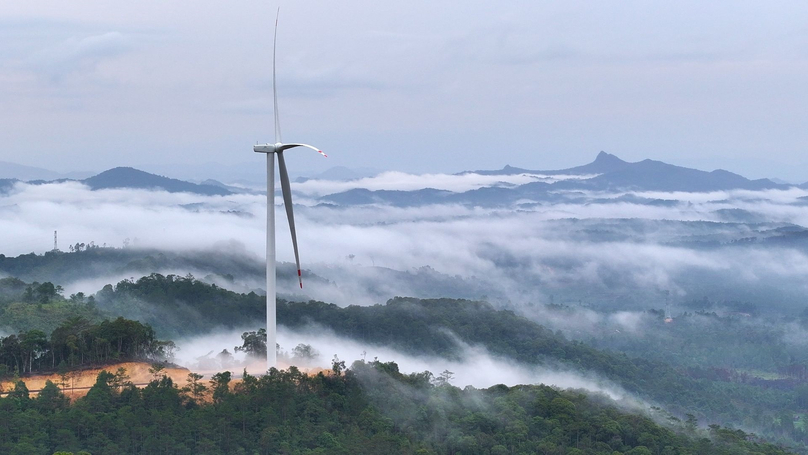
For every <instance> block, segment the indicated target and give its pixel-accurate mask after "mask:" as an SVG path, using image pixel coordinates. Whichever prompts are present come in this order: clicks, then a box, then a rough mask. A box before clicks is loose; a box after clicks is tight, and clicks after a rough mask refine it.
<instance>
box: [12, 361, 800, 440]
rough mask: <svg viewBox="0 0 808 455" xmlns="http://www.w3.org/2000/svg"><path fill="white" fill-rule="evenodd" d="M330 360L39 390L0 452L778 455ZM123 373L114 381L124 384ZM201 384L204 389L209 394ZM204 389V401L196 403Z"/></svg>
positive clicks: (109, 377)
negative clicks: (313, 368) (328, 367)
mask: <svg viewBox="0 0 808 455" xmlns="http://www.w3.org/2000/svg"><path fill="white" fill-rule="evenodd" d="M343 365H344V363H342V362H335V363H334V374H330V375H324V374H322V373H320V374H318V375H316V376H308V375H305V374H303V373H301V372H300V371H298V370H297V369H296V368H294V367H292V368H290V369H289V370H288V371H278V370H275V369H272V370H271V371H270V374H268V375H266V376H263V377H260V378H257V377H253V376H249V375H245V376H244V377H243V379H242V381H240V382H238V383H236V384H233V382H234V381H233V380H232V375H231V373H230V372H223V373H218V374H216V375H214V376H213V377H212V378H211V380H210V381H209V382H208V384H207V385H205V384H204V383H202V382H201V379H202V378H201V377H199V375H195V374H193V373H192V374H190V375H189V377H188V381H187V385H186V386H185V387H182V388H178V387H177V385H176V384H174V383H173V381H172V380H171V379H170V378H167V377H165V376H162V377H161V376H160V375H159V374H158V375H157V376H158V377H156V378H155V379H154V380H153V381H152V382H151V383H150V384H149V385H148V386H146V387H145V388H143V389H137V388H135V387H134V386H132V385H131V384H129V383H127V382H126V380H125V376H124V375H120V376H118V375H113V374H111V373H108V372H102V373H100V374H99V375H98V378H97V380H96V383H95V385H94V386H93V387H92V389H91V390H90V391H89V392H88V394H87V396H86V397H84V398H81V399H79V400H77V401H76V402H75V403H74V404H72V405H71V404H69V403H68V400H67V399H66V398H65V397H64V395H62V393H61V392H60V390H59V389H58V387H57V386H56V385H54V384H53V383H49V384H48V385H47V386H46V387H45V389H43V390H42V392H41V393H40V394H39V396H38V397H36V398H30V397H29V394H28V391H27V390H26V389H25V386H24V385H21V383H18V385H17V386H16V387H15V389H14V390H13V391H11V393H9V395H8V396H7V397H6V398H0V412H2V415H3V416H4V418H3V419H0V452H2V453H9V454H43V455H45V454H52V453H54V452H59V451H61V452H73V453H76V452H79V451H82V450H84V451H88V452H90V453H92V454H121V453H125V454H130V453H131V454H136V453H138V454H139V453H172V454H219V453H236V454H237V453H250V454H251V453H283V454H326V453H328V454H380V453H389V454H394V453H397V454H461V453H462V454H532V453H543V454H603V455H616V454H621V455H622V454H626V455H628V454H631V455H645V454H666V455H671V454H705V455H706V454H711V455H715V454H717V455H721V454H733V455H735V454H766V455H779V454H786V453H788V452H786V451H785V450H783V449H781V448H778V447H775V446H772V445H770V444H765V443H761V442H759V441H757V439H756V438H755V437H753V436H751V435H748V434H746V433H744V432H742V431H738V430H729V429H725V428H721V427H718V426H713V427H711V428H710V429H709V430H698V429H696V428H694V427H693V426H692V424H691V422H685V423H682V422H677V421H670V422H669V424H667V425H666V426H664V427H663V426H660V425H659V424H656V423H654V422H653V421H652V420H651V419H649V418H647V417H643V416H638V415H632V414H627V413H625V412H621V411H619V410H618V409H615V408H614V407H612V406H611V405H609V404H608V403H607V402H606V400H604V399H601V398H599V397H593V398H588V397H587V396H586V395H584V394H581V393H577V392H574V391H559V390H556V389H554V388H551V387H547V386H516V387H506V386H502V385H499V386H494V387H491V388H489V389H484V390H476V389H471V388H467V389H463V390H461V389H458V388H456V387H453V386H451V385H450V384H448V383H447V382H445V381H442V382H441V381H434V380H432V379H434V378H433V377H432V375H431V373H429V372H423V373H415V374H410V375H404V374H401V373H400V372H399V371H398V367H397V365H396V364H395V363H392V362H390V363H380V362H370V363H363V362H355V363H354V364H353V365H352V367H351V368H350V369H347V370H345V369H343ZM122 378H124V379H122ZM206 389H207V390H206ZM208 393H209V394H210V395H209V396H210V400H205V399H203V397H204V396H206V395H207V394H208Z"/></svg>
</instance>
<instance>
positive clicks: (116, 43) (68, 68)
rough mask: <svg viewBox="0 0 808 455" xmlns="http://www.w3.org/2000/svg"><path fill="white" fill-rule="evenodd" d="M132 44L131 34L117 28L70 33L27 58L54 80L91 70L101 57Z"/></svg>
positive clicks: (126, 49) (117, 53)
mask: <svg viewBox="0 0 808 455" xmlns="http://www.w3.org/2000/svg"><path fill="white" fill-rule="evenodd" d="M133 47H134V43H133V40H132V38H131V37H130V36H128V35H125V34H123V33H120V32H106V33H101V34H96V35H89V36H84V37H76V36H73V37H70V38H68V39H66V40H64V41H62V42H60V43H59V44H57V45H55V46H53V47H49V48H46V49H42V50H40V51H38V52H36V53H34V54H33V55H32V56H31V57H30V59H29V62H30V64H31V66H32V67H34V68H36V69H38V70H40V71H42V72H44V73H46V74H48V76H49V77H50V78H51V79H52V80H53V81H59V80H61V79H63V78H65V77H67V76H69V75H71V74H73V73H76V72H92V71H94V70H95V69H96V68H97V67H98V65H99V64H100V63H101V62H102V61H105V60H109V59H112V58H115V57H119V56H121V55H123V54H125V53H127V52H129V51H131V50H132V49H133Z"/></svg>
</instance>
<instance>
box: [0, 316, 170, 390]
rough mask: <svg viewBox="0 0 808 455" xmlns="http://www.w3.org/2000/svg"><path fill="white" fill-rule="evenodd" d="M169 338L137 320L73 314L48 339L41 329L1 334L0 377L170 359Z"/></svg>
mask: <svg viewBox="0 0 808 455" xmlns="http://www.w3.org/2000/svg"><path fill="white" fill-rule="evenodd" d="M173 350H174V343H173V342H171V341H160V340H158V339H157V338H156V337H155V336H154V330H152V328H151V327H149V326H148V325H143V324H141V323H140V322H138V321H130V320H127V319H124V318H118V319H115V320H114V321H108V320H105V321H102V322H100V323H97V324H92V323H90V322H89V321H87V320H86V319H83V318H81V317H73V318H70V319H68V320H67V321H65V322H64V323H62V324H61V325H59V326H58V327H57V328H56V329H55V330H54V331H53V333H52V334H51V336H50V338H48V336H47V335H46V334H45V332H43V331H41V330H36V329H32V330H28V331H26V332H22V333H20V334H18V335H9V336H6V337H0V378H3V377H8V376H10V375H11V374H14V373H16V374H26V373H28V374H31V373H38V372H54V371H56V370H57V367H58V368H59V369H67V368H75V367H81V366H87V365H104V364H109V363H113V362H121V361H126V360H154V359H170V358H171V356H172V353H173Z"/></svg>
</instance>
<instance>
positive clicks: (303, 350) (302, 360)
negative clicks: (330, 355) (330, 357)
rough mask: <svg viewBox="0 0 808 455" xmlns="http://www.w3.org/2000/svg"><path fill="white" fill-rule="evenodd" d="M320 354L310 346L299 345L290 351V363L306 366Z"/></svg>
mask: <svg viewBox="0 0 808 455" xmlns="http://www.w3.org/2000/svg"><path fill="white" fill-rule="evenodd" d="M319 356H320V353H319V352H317V350H316V349H314V348H313V347H311V345H308V344H303V343H300V344H298V345H297V346H295V348H294V349H292V362H294V363H296V364H301V365H303V366H307V365H309V364H311V363H312V362H313V361H314V360H315V359H316V358H317V357H319Z"/></svg>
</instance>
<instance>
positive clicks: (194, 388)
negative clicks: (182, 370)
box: [183, 373, 208, 401]
mask: <svg viewBox="0 0 808 455" xmlns="http://www.w3.org/2000/svg"><path fill="white" fill-rule="evenodd" d="M200 379H202V375H201V374H198V373H188V379H186V382H187V383H188V385H186V386H185V387H183V391H185V392H187V393H189V394H191V397H192V398H193V399H194V400H196V401H198V400H199V399H200V398H202V395H204V394H205V392H206V391H207V390H208V388H207V387H206V386H205V384H202V383H201V382H199V380H200Z"/></svg>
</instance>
